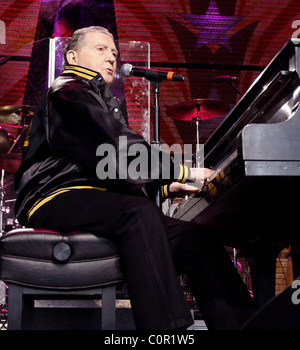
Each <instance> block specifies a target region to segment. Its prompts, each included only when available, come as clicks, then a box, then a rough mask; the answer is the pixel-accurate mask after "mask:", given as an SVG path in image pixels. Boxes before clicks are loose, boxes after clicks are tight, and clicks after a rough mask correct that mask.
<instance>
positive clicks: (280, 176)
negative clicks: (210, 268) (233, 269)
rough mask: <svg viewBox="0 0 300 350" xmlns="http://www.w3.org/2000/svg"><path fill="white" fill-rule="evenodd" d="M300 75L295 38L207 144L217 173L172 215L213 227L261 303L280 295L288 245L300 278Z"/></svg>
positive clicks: (207, 161) (207, 160)
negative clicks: (278, 279)
mask: <svg viewBox="0 0 300 350" xmlns="http://www.w3.org/2000/svg"><path fill="white" fill-rule="evenodd" d="M299 75H300V40H299V39H290V40H289V41H288V42H287V43H286V44H285V45H284V47H283V48H282V49H281V50H280V52H279V53H278V54H277V55H276V56H275V57H274V58H273V60H272V61H271V62H270V63H269V65H268V66H267V67H266V68H265V69H264V71H263V72H262V73H261V74H260V75H259V77H258V78H257V79H256V80H255V81H254V83H253V84H252V85H251V87H250V88H249V89H248V91H247V92H246V93H245V94H244V95H243V97H242V98H241V99H240V101H239V102H238V103H237V104H236V106H235V107H234V108H233V109H232V110H231V111H230V112H229V113H228V115H227V116H226V118H225V119H224V121H223V122H222V123H221V124H220V126H219V127H218V128H217V129H216V130H215V132H214V133H213V134H212V135H211V137H210V138H209V139H208V140H207V142H206V143H205V145H204V153H205V157H204V166H205V167H207V168H211V169H214V170H215V173H214V175H213V176H212V177H211V178H210V179H209V183H208V184H207V185H206V187H205V188H204V189H203V192H201V193H200V194H199V195H197V196H194V197H191V198H189V199H188V200H186V201H184V202H183V203H182V204H181V205H180V206H179V208H178V210H177V211H176V212H175V214H174V215H173V217H175V218H178V219H182V220H186V221H195V222H197V223H200V224H203V225H205V226H208V227H209V228H211V229H213V230H214V231H215V232H216V233H217V235H218V236H219V237H220V238H221V239H222V240H223V242H224V244H226V245H227V246H231V247H234V248H236V249H238V250H239V251H240V252H242V253H243V254H244V255H245V256H246V257H247V259H248V262H249V265H250V271H251V279H252V286H253V292H254V295H255V297H256V298H257V300H258V302H259V304H260V305H263V304H264V303H265V302H266V301H267V300H269V299H270V298H271V297H272V296H273V295H274V294H275V266H276V265H275V264H276V257H277V255H278V253H279V252H280V251H281V250H282V249H283V248H284V247H287V246H291V247H292V251H293V263H294V275H295V277H296V276H298V275H300V270H299V267H298V264H297V260H298V259H299V257H298V254H297V248H298V246H299V242H300V205H299V203H298V202H299V201H300V108H299V101H300V78H299ZM297 258H298V259H297Z"/></svg>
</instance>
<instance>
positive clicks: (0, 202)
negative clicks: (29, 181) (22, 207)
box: [0, 169, 10, 237]
mask: <svg viewBox="0 0 300 350" xmlns="http://www.w3.org/2000/svg"><path fill="white" fill-rule="evenodd" d="M4 175H5V170H4V169H1V179H0V237H2V235H3V233H4V225H3V214H4V213H9V211H10V208H9V207H5V205H4V197H5V187H4Z"/></svg>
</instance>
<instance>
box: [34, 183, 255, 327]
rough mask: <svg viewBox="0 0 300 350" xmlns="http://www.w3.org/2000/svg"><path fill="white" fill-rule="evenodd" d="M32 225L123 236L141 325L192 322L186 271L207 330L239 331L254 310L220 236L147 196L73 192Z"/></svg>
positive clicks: (130, 288) (121, 240) (129, 286)
mask: <svg viewBox="0 0 300 350" xmlns="http://www.w3.org/2000/svg"><path fill="white" fill-rule="evenodd" d="M30 226H31V227H34V228H47V229H53V230H58V231H60V232H62V233H63V232H70V231H75V230H82V231H87V232H91V233H94V234H96V235H101V236H105V237H111V238H112V239H114V240H116V241H117V243H118V245H119V253H120V258H121V264H122V267H123V272H124V276H125V281H126V285H127V290H128V293H129V296H130V300H131V305H132V311H133V315H134V319H135V323H136V327H137V329H149V330H154V329H155V330H171V329H177V328H185V327H188V326H189V325H191V324H192V323H193V320H192V318H191V313H190V310H189V308H188V306H187V302H186V299H185V297H184V294H183V291H182V288H181V286H180V283H179V279H178V275H181V274H184V275H186V276H187V282H188V283H189V284H190V286H191V288H192V292H193V295H194V296H195V299H196V301H197V303H198V306H199V308H200V311H201V313H202V314H203V317H204V320H205V322H206V325H207V327H208V329H238V328H239V327H240V326H241V325H242V324H243V323H244V322H245V321H246V320H247V319H248V318H249V317H250V315H252V313H253V312H254V311H255V309H254V307H253V305H252V299H251V298H250V296H249V293H248V291H247V289H246V287H245V285H244V283H243V281H242V279H241V278H240V276H239V274H238V273H237V271H236V269H235V268H234V266H233V264H232V261H231V260H230V258H229V256H228V254H227V251H226V249H225V248H224V247H223V245H222V244H220V242H218V241H217V240H216V238H215V237H214V235H213V233H212V232H210V231H208V230H207V229H206V228H205V227H202V226H199V225H197V224H194V223H187V222H183V221H179V220H175V219H172V218H169V217H166V216H164V215H163V213H162V212H161V210H160V209H159V208H158V207H157V205H156V204H155V203H153V202H152V201H151V200H149V199H147V198H143V197H136V196H130V195H122V194H117V193H111V192H102V191H99V190H93V189H78V190H77V189H74V190H71V191H69V192H66V193H63V194H60V195H58V196H57V197H54V198H53V199H52V200H51V201H49V202H47V203H46V204H44V205H43V206H42V207H41V208H39V209H38V210H37V211H36V212H35V213H34V214H33V215H32V216H31V219H30Z"/></svg>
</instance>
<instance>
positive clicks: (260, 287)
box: [248, 245, 283, 308]
mask: <svg viewBox="0 0 300 350" xmlns="http://www.w3.org/2000/svg"><path fill="white" fill-rule="evenodd" d="M282 249H283V248H282V247H278V246H274V247H270V246H269V245H268V246H266V247H259V249H258V250H256V251H255V253H253V254H251V256H250V257H248V263H249V267H250V274H251V282H252V288H253V297H254V300H255V302H256V304H257V306H258V307H259V308H261V307H262V306H263V305H264V304H265V303H266V302H267V301H269V300H270V299H271V298H272V297H274V295H275V277H276V258H277V256H278V254H279V253H280V252H281V250H282Z"/></svg>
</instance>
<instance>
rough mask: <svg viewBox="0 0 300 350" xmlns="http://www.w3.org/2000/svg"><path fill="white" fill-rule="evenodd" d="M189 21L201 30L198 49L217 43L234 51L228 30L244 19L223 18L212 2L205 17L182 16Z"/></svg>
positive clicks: (212, 0)
mask: <svg viewBox="0 0 300 350" xmlns="http://www.w3.org/2000/svg"><path fill="white" fill-rule="evenodd" d="M182 17H183V18H185V19H186V20H187V21H189V22H190V23H191V24H192V25H194V26H195V27H197V28H198V29H199V30H200V34H199V36H198V39H197V44H196V49H200V48H201V47H203V46H205V45H208V44H210V43H211V42H216V43H218V44H219V45H221V46H224V47H226V48H227V49H228V50H229V51H232V49H231V46H230V42H229V38H228V34H227V32H228V30H229V29H231V28H232V27H234V26H235V25H236V24H237V23H239V22H240V21H241V20H243V18H244V17H235V16H221V15H220V13H219V10H218V7H217V5H216V3H215V1H214V0H211V1H210V3H209V7H208V9H207V12H206V14H205V15H182Z"/></svg>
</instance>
